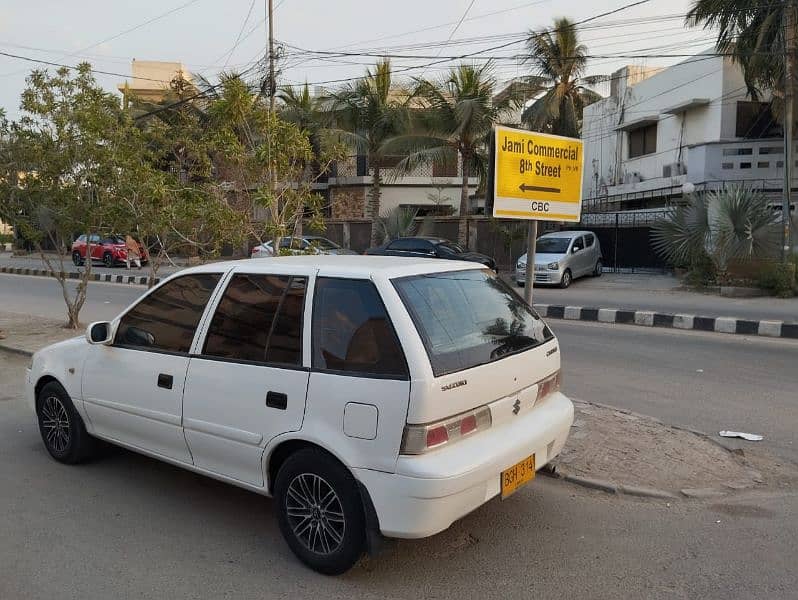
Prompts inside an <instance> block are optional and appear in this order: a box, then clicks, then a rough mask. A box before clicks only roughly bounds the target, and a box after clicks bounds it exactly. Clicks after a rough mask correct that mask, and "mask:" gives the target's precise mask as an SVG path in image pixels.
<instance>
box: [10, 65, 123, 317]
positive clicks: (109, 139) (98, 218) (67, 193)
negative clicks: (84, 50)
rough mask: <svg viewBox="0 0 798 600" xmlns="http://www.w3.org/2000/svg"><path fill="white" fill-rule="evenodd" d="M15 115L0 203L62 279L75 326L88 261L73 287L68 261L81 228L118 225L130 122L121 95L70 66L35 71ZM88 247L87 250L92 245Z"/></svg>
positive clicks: (97, 230) (111, 228)
mask: <svg viewBox="0 0 798 600" xmlns="http://www.w3.org/2000/svg"><path fill="white" fill-rule="evenodd" d="M20 108H21V110H22V116H21V118H20V119H19V121H17V122H14V123H10V124H9V123H5V124H4V129H5V131H4V133H3V134H2V137H3V138H4V139H6V140H8V144H10V148H9V149H8V152H7V153H6V154H7V156H11V160H10V161H8V160H7V161H6V162H5V164H4V166H3V170H4V172H5V174H4V176H3V177H2V178H0V186H2V187H3V189H2V190H0V204H2V205H3V208H2V209H0V210H1V212H2V214H4V215H6V216H7V217H8V219H9V221H10V222H11V224H12V225H14V227H15V229H16V230H17V232H19V233H20V234H21V235H22V236H23V237H24V238H25V239H27V240H29V241H30V242H32V243H33V244H34V246H35V247H36V249H37V251H38V252H39V254H40V256H41V258H42V260H43V261H44V263H45V264H46V265H47V267H48V269H50V271H52V272H53V275H54V277H55V278H56V279H57V281H58V282H59V284H60V286H61V290H62V293H63V297H64V302H65V303H66V308H67V317H68V322H67V327H70V328H73V329H74V328H77V327H79V316H80V311H81V308H82V307H83V304H84V302H85V300H86V293H87V289H88V282H89V280H90V277H91V261H90V260H89V261H86V263H85V265H86V266H85V268H84V269H83V270H82V271H81V276H80V279H79V280H78V281H77V286H76V287H75V288H73V287H72V286H71V285H68V282H67V278H68V274H67V273H66V268H65V264H66V263H67V262H68V260H69V258H70V254H71V250H70V246H71V243H72V241H73V240H74V238H75V236H76V235H78V234H81V233H85V234H87V235H88V234H93V233H110V232H114V231H116V230H117V226H118V225H119V223H118V220H117V219H118V217H119V212H118V211H117V210H116V206H117V202H118V199H119V196H118V194H119V179H120V172H121V171H122V169H123V168H124V166H126V165H127V164H129V162H130V161H135V159H136V150H135V148H133V147H132V145H131V144H129V143H127V140H128V135H127V134H128V133H129V131H130V130H131V128H132V125H131V122H130V119H129V118H128V116H127V115H126V114H125V113H124V112H123V111H122V110H121V107H120V105H119V101H118V99H117V98H116V97H115V96H113V95H111V94H109V93H107V92H105V91H104V90H103V89H102V88H101V87H100V86H99V85H97V83H96V81H95V80H94V78H93V76H92V73H91V69H90V66H89V65H88V64H85V63H84V64H81V65H80V66H79V67H78V68H77V69H76V70H75V71H74V72H72V71H70V70H69V69H66V68H61V69H59V70H58V71H56V72H55V73H50V72H47V71H39V70H37V71H33V72H32V73H31V74H30V76H29V77H28V78H27V85H26V88H25V90H24V91H23V93H22V98H21V104H20ZM90 251H91V248H88V249H87V252H90Z"/></svg>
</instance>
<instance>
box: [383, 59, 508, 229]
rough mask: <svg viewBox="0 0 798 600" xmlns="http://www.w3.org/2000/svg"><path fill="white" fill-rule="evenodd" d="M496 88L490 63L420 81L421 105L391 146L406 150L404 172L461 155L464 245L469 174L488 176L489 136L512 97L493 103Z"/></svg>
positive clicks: (453, 160) (461, 67) (452, 161)
mask: <svg viewBox="0 0 798 600" xmlns="http://www.w3.org/2000/svg"><path fill="white" fill-rule="evenodd" d="M495 88H496V80H495V79H494V78H493V77H492V76H491V74H490V65H489V64H484V65H482V66H475V65H468V64H462V65H459V66H457V67H455V68H453V69H452V70H451V71H450V72H449V73H448V75H446V76H445V77H443V78H442V79H441V80H439V81H428V80H417V81H416V90H415V94H414V98H418V100H419V102H420V104H421V106H420V107H419V108H418V110H414V111H413V115H412V117H413V118H412V120H411V130H410V132H409V133H406V134H402V135H398V136H397V137H395V138H394V139H392V140H391V141H390V142H389V143H388V145H387V147H389V148H391V149H392V150H394V151H396V152H398V153H401V154H406V155H407V156H406V158H404V159H403V160H402V161H401V162H400V163H399V165H398V166H399V169H400V170H403V171H405V172H409V171H412V170H413V169H415V168H416V167H417V166H419V165H421V164H441V165H454V164H457V161H458V158H459V160H460V164H461V165H462V171H461V174H460V175H461V188H460V222H459V227H458V236H457V237H458V242H459V243H460V244H461V245H466V243H467V239H466V238H467V234H468V221H467V217H468V212H469V210H468V209H469V202H468V197H469V179H470V178H471V176H472V175H478V176H480V178H481V180H484V175H485V174H486V173H487V153H486V148H487V141H488V139H489V137H490V134H491V131H492V128H493V126H494V125H495V124H496V123H497V122H498V121H499V120H500V119H501V117H502V115H503V114H504V112H505V110H506V109H507V108H509V106H510V104H511V102H512V99H511V98H509V97H507V98H505V99H503V100H502V101H500V102H498V103H497V102H494V91H495Z"/></svg>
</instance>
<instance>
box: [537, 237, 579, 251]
mask: <svg viewBox="0 0 798 600" xmlns="http://www.w3.org/2000/svg"><path fill="white" fill-rule="evenodd" d="M570 242H571V238H567V237H550V238H544V237H542V238H539V239H538V241H537V244H535V252H537V253H539V254H565V253H566V252H568V244H569V243H570Z"/></svg>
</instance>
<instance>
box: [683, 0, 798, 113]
mask: <svg viewBox="0 0 798 600" xmlns="http://www.w3.org/2000/svg"><path fill="white" fill-rule="evenodd" d="M797 10H798V2H796V1H795V0H787V1H780V2H751V1H750V0H694V2H693V6H692V8H691V9H690V11H689V12H688V13H687V17H686V21H687V24H688V25H690V26H692V27H699V26H701V27H703V28H704V29H716V30H717V32H718V37H717V42H716V47H717V50H718V52H721V53H724V54H725V53H728V54H730V55H731V56H732V58H733V60H734V61H735V62H737V63H738V64H739V65H740V67H741V68H742V70H743V75H744V77H745V82H746V85H747V86H748V92H749V93H750V94H751V96H752V97H753V98H755V99H756V98H758V97H759V96H760V95H761V94H762V92H765V91H773V92H774V93H775V95H776V102H774V112H775V113H776V115H777V116H778V117H779V118H781V116H782V115H783V106H782V103H783V98H784V81H785V60H784V57H785V39H784V34H785V23H786V18H787V17H788V16H791V18H792V23H793V29H795V28H796V27H797V25H796V11H797ZM795 36H798V31H794V32H793V39H794V38H795ZM793 46H794V44H793ZM797 50H798V49H797V48H796V47H793V48H792V50H791V51H790V52H788V54H787V55H788V57H789V60H790V61H791V63H792V65H796V64H798V53H797ZM793 74H794V75H795V67H794V66H793ZM794 75H793V76H794Z"/></svg>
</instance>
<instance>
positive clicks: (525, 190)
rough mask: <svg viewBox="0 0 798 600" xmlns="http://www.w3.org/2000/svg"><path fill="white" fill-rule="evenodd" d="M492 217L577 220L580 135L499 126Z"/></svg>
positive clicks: (579, 204)
mask: <svg viewBox="0 0 798 600" xmlns="http://www.w3.org/2000/svg"><path fill="white" fill-rule="evenodd" d="M495 136H496V139H495V141H496V158H495V164H494V168H495V171H494V177H493V181H494V190H493V216H494V217H504V218H511V219H537V220H540V221H579V218H580V216H581V212H582V170H583V167H584V160H585V156H584V152H583V148H582V140H577V139H574V138H567V137H561V136H558V135H548V134H545V133H536V132H532V131H523V130H521V129H511V128H510V127H496V132H495Z"/></svg>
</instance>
